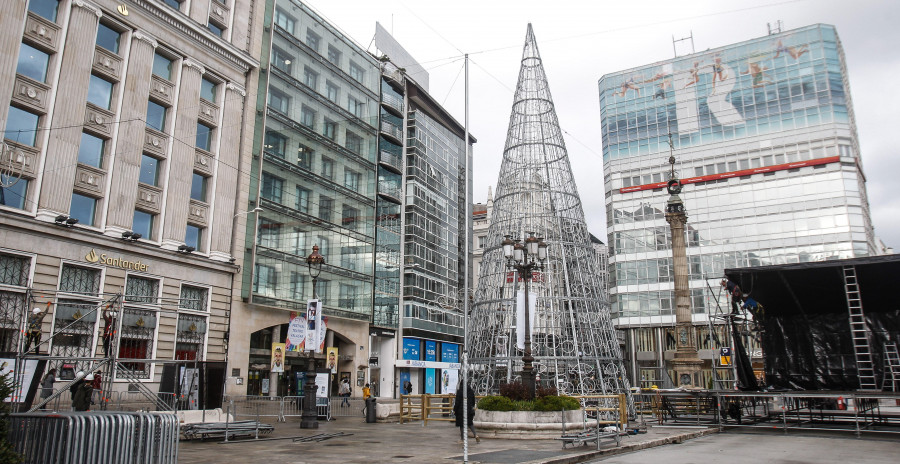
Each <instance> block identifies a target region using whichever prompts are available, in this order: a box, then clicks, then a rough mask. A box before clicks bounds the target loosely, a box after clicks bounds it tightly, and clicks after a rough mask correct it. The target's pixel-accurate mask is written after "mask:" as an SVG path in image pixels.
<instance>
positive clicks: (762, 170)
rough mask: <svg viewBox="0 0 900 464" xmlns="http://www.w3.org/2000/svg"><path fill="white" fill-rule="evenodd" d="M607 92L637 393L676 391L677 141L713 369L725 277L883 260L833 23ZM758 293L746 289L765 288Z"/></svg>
mask: <svg viewBox="0 0 900 464" xmlns="http://www.w3.org/2000/svg"><path fill="white" fill-rule="evenodd" d="M599 94H600V108H601V117H602V122H601V131H602V138H603V162H604V176H605V178H604V180H605V190H606V217H607V226H608V233H609V236H608V243H609V244H610V257H609V263H610V298H611V304H612V311H613V317H614V318H615V320H616V323H617V325H618V327H619V328H628V329H629V330H628V334H629V337H628V351H629V352H630V366H629V368H630V371H631V373H632V374H633V375H634V380H635V382H636V383H637V382H638V381H641V380H643V381H644V382H643V383H644V384H645V385H648V384H650V383H658V382H661V381H663V380H664V377H665V376H664V370H663V369H662V368H663V365H664V364H663V362H664V360H665V359H667V358H668V357H669V356H670V354H668V353H670V352H674V349H675V340H674V337H672V336H671V333H672V331H673V330H674V304H673V300H674V297H673V266H672V250H671V238H670V236H669V227H668V225H667V224H666V222H665V220H664V210H665V202H666V200H667V197H668V195H667V194H666V193H665V192H664V187H665V182H666V181H667V180H668V170H669V165H668V163H667V160H668V158H669V151H670V150H669V140H670V139H669V134H671V141H672V143H673V148H674V154H675V156H676V158H677V164H676V165H675V169H676V170H677V171H678V174H679V176H680V178H681V179H683V182H684V183H685V184H686V186H685V189H684V192H683V193H682V194H681V196H682V199H683V200H684V204H685V208H686V209H687V213H688V223H687V233H688V237H687V241H688V250H687V253H688V259H689V267H690V287H691V296H692V308H693V312H694V320H695V322H696V323H698V324H703V325H704V327H702V328H700V329H699V330H698V331H697V333H698V340H697V344H698V346H699V347H700V348H701V357H702V358H704V359H707V360H710V359H712V358H713V354H714V350H715V348H716V347H717V346H718V344H717V343H716V342H715V337H711V336H710V334H709V329H708V328H706V320H707V317H708V316H709V315H710V314H714V313H715V312H716V309H715V301H714V299H713V298H712V297H713V295H715V296H719V286H718V282H719V279H721V278H722V276H723V270H724V269H725V268H735V267H743V266H761V265H768V264H782V263H796V262H805V261H821V260H827V259H840V258H850V257H860V256H867V255H870V254H874V253H875V238H874V235H873V229H872V223H871V219H870V214H869V206H868V200H867V198H866V188H865V176H864V174H863V167H862V162H861V159H860V153H859V144H858V142H857V135H856V127H855V124H854V116H853V106H852V102H851V99H850V87H849V82H848V76H847V69H846V64H845V60H844V55H843V51H842V49H841V43H840V40H839V39H838V36H837V33H836V31H835V28H834V27H833V26H829V25H821V24H820V25H813V26H809V27H804V28H800V29H795V30H792V31H788V32H784V33H779V34H774V35H769V36H766V37H762V38H758V39H753V40H748V41H746V42H742V43H738V44H734V45H729V46H725V47H721V48H717V49H712V50H707V51H704V52H701V53H695V54H692V55H688V56H683V57H678V58H676V59H672V60H667V61H663V62H658V63H653V64H650V65H646V66H641V67H638V68H633V69H629V70H625V71H620V72H616V73H612V74H608V75H605V76H603V77H602V78H601V79H600V80H599ZM748 284H749V283H743V285H742V286H743V287H744V291H745V292H746V291H752V288H748ZM749 286H750V287H752V284H751V285H749ZM720 298H721V297H720ZM763 303H765V302H763ZM717 331H718V329H717ZM719 338H720V339H722V337H719ZM751 348H754V347H751ZM707 367H710V368H711V365H709V364H708V365H707ZM707 374H708V372H707ZM637 384H638V385H640V383H637Z"/></svg>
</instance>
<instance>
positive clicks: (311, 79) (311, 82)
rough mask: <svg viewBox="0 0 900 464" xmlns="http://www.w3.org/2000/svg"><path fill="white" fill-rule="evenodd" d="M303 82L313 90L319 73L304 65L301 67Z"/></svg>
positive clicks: (317, 81)
mask: <svg viewBox="0 0 900 464" xmlns="http://www.w3.org/2000/svg"><path fill="white" fill-rule="evenodd" d="M303 83H304V84H306V86H307V87H309V88H311V89H314V90H315V88H316V86H317V85H318V84H319V73H317V72H315V71H313V70H312V69H310V68H308V67H306V66H304V67H303Z"/></svg>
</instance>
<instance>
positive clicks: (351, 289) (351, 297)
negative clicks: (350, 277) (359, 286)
mask: <svg viewBox="0 0 900 464" xmlns="http://www.w3.org/2000/svg"><path fill="white" fill-rule="evenodd" d="M338 291H339V296H338V306H340V307H341V308H343V309H349V310H353V309H355V308H356V286H355V285H350V284H341V286H340V288H339V290H338Z"/></svg>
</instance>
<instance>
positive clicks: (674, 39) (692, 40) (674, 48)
mask: <svg viewBox="0 0 900 464" xmlns="http://www.w3.org/2000/svg"><path fill="white" fill-rule="evenodd" d="M685 40H690V41H691V53H694V52H695V50H694V31H693V30H691V35H689V36H687V37H682V38H680V39H676V38H675V36H674V35H673V36H672V51H673V52H674V53H675V58H678V49H677V48H676V47H675V44H676V43H678V42H683V41H685Z"/></svg>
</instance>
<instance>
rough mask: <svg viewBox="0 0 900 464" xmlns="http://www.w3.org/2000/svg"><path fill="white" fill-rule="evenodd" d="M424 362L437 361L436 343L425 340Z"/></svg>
mask: <svg viewBox="0 0 900 464" xmlns="http://www.w3.org/2000/svg"><path fill="white" fill-rule="evenodd" d="M425 360H426V361H437V342H436V341H434V340H425Z"/></svg>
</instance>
